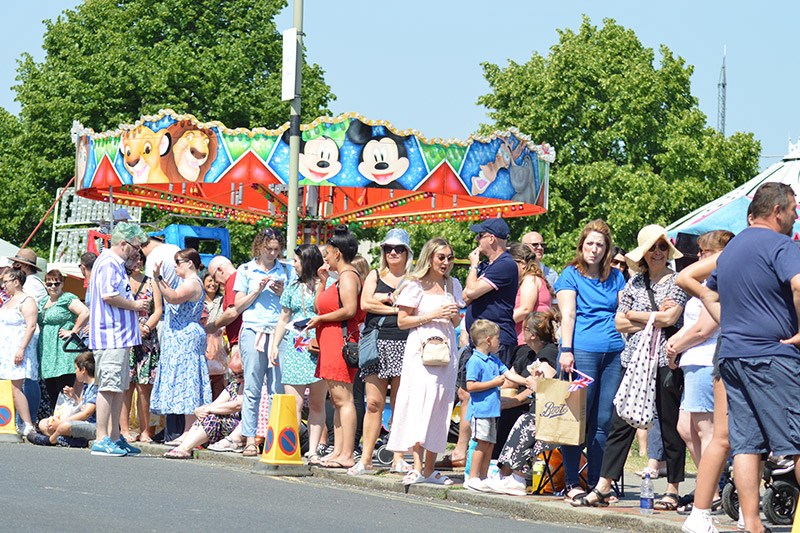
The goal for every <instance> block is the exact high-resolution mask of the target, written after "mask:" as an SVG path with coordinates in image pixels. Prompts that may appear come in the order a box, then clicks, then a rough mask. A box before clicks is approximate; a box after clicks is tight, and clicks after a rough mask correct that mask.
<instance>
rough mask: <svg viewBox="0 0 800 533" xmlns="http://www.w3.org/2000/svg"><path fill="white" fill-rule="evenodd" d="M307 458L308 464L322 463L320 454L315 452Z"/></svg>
mask: <svg viewBox="0 0 800 533" xmlns="http://www.w3.org/2000/svg"><path fill="white" fill-rule="evenodd" d="M307 459H308V465H309V466H319V465H320V464H321V463H322V460H321V458H320V456H319V455H317V454H314V455H309V456H308V457H307Z"/></svg>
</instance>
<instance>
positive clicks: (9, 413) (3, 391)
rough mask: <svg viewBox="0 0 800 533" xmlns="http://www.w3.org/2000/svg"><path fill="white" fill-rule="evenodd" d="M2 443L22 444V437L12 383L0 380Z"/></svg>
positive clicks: (0, 438)
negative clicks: (15, 408) (18, 426)
mask: <svg viewBox="0 0 800 533" xmlns="http://www.w3.org/2000/svg"><path fill="white" fill-rule="evenodd" d="M0 442H22V437H20V436H19V434H18V433H17V413H16V411H14V395H13V394H12V393H11V382H10V381H8V380H5V379H3V380H0Z"/></svg>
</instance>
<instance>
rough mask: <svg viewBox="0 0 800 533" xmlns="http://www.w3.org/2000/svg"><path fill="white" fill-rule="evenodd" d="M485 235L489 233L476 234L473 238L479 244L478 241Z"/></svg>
mask: <svg viewBox="0 0 800 533" xmlns="http://www.w3.org/2000/svg"><path fill="white" fill-rule="evenodd" d="M487 235H491V233H478V234H477V235H476V236H475V240H476V241H478V242H480V240H481V239H483V238H484V237H486V236H487Z"/></svg>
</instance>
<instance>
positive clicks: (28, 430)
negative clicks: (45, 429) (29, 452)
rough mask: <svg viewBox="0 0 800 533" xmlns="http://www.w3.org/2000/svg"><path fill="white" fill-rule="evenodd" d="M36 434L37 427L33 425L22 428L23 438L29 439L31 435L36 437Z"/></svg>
mask: <svg viewBox="0 0 800 533" xmlns="http://www.w3.org/2000/svg"><path fill="white" fill-rule="evenodd" d="M35 434H36V426H34V425H33V424H25V425H24V426H22V436H23V437H28V436H30V435H35Z"/></svg>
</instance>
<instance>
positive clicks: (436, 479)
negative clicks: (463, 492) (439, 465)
mask: <svg viewBox="0 0 800 533" xmlns="http://www.w3.org/2000/svg"><path fill="white" fill-rule="evenodd" d="M423 483H431V484H433V485H446V486H450V485H452V484H453V480H452V479H450V478H449V477H447V476H445V475H444V474H442V473H441V472H439V471H438V470H434V471H433V473H432V474H431V475H430V476H428V477H426V478H425V480H424V481H423Z"/></svg>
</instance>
